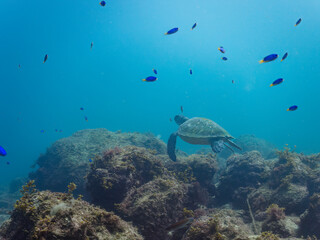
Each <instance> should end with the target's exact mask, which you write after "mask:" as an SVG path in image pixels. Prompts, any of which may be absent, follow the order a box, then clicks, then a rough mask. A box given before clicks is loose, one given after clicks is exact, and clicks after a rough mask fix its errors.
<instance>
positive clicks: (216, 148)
mask: <svg viewBox="0 0 320 240" xmlns="http://www.w3.org/2000/svg"><path fill="white" fill-rule="evenodd" d="M224 148H225V145H224V142H223V141H222V140H219V141H212V142H211V149H212V151H213V152H214V153H219V152H221V151H222V150H223V149H224Z"/></svg>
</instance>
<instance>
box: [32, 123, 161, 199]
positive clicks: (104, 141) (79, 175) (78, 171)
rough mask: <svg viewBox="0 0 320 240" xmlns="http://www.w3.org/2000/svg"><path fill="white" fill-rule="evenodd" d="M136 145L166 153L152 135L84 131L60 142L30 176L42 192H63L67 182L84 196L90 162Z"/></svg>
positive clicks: (39, 162) (47, 153) (52, 147)
mask: <svg viewBox="0 0 320 240" xmlns="http://www.w3.org/2000/svg"><path fill="white" fill-rule="evenodd" d="M127 145H136V146H140V147H146V148H150V149H153V150H155V152H156V153H157V154H164V153H165V152H166V145H165V143H163V142H162V141H161V140H159V139H158V138H156V137H154V136H153V135H151V134H141V133H121V132H111V131H108V130H107V129H87V130H81V131H78V132H76V133H74V134H73V135H72V136H70V137H67V138H63V139H60V140H58V141H56V142H55V143H53V144H52V146H51V147H49V148H48V149H47V152H46V153H45V154H44V155H41V156H40V157H39V159H38V160H37V161H36V165H37V166H39V168H38V169H37V170H36V171H35V172H33V173H31V174H30V178H31V179H35V180H36V184H37V187H38V188H39V189H41V190H46V189H48V190H51V191H64V189H65V188H66V186H67V185H68V184H69V183H70V182H74V183H76V184H77V186H78V189H77V193H81V194H83V195H85V179H84V177H85V176H86V174H87V171H88V169H89V159H93V158H94V156H95V155H99V154H100V153H101V152H103V151H105V150H107V149H111V148H114V147H122V146H127Z"/></svg>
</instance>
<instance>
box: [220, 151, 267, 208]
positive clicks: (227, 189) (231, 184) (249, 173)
mask: <svg viewBox="0 0 320 240" xmlns="http://www.w3.org/2000/svg"><path fill="white" fill-rule="evenodd" d="M269 171H270V170H269V167H268V166H267V165H266V163H265V160H264V159H263V158H262V156H261V154H260V153H259V152H257V151H252V152H247V153H244V154H242V155H239V154H235V155H232V156H231V157H229V158H228V161H227V167H226V169H225V170H224V171H223V172H222V174H221V176H220V178H219V183H218V189H217V192H218V200H219V201H220V202H222V203H225V202H232V203H234V204H235V205H236V206H241V207H246V206H247V203H246V199H247V195H248V194H249V193H250V192H251V191H253V190H254V189H255V188H258V187H259V186H260V185H261V183H263V182H264V181H266V179H265V177H266V175H267V173H268V172H269Z"/></svg>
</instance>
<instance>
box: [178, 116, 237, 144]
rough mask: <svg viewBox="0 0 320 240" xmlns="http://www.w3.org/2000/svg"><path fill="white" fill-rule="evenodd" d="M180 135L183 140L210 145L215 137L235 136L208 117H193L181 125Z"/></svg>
mask: <svg viewBox="0 0 320 240" xmlns="http://www.w3.org/2000/svg"><path fill="white" fill-rule="evenodd" d="M178 135H179V136H180V137H181V138H182V140H184V141H186V142H188V143H191V144H199V145H210V144H211V140H213V139H222V138H233V137H232V136H231V135H230V134H229V133H228V132H227V131H226V130H225V129H223V128H222V127H221V126H220V125H218V124H217V123H215V122H214V121H212V120H210V119H206V118H199V117H195V118H191V119H189V120H187V121H185V122H184V123H183V124H181V125H180V128H179V129H178Z"/></svg>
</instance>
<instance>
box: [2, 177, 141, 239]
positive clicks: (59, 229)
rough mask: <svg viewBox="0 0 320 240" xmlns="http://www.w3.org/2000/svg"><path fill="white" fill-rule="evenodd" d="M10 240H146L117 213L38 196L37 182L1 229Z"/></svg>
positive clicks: (68, 196) (70, 199)
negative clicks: (35, 186)
mask: <svg viewBox="0 0 320 240" xmlns="http://www.w3.org/2000/svg"><path fill="white" fill-rule="evenodd" d="M1 237H2V238H3V239H6V240H28V239H47V240H51V239H52V240H55V239H60V240H86V239H97V240H100V239H101V240H112V239H114V240H116V239H123V240H124V239H127V240H135V239H136V240H142V239H143V238H142V237H141V236H140V235H139V234H138V233H137V231H136V229H134V228H133V227H132V226H131V225H130V224H128V223H126V222H125V221H123V220H121V219H120V218H119V217H118V216H116V215H114V214H113V213H110V212H106V211H105V210H102V209H100V208H97V207H94V206H92V205H90V204H89V203H87V202H85V201H83V200H80V199H74V198H73V197H72V193H71V191H70V192H69V193H68V194H64V193H52V192H50V191H42V192H37V191H36V190H35V189H34V185H33V182H29V184H28V185H26V186H24V189H23V196H22V198H21V199H20V200H19V201H17V203H16V205H15V209H14V211H13V213H12V215H11V218H10V220H9V221H8V222H6V223H5V224H3V225H2V227H1V229H0V239H1Z"/></svg>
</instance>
